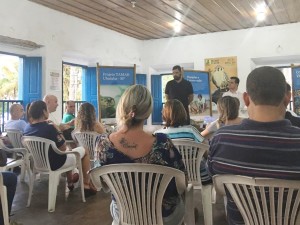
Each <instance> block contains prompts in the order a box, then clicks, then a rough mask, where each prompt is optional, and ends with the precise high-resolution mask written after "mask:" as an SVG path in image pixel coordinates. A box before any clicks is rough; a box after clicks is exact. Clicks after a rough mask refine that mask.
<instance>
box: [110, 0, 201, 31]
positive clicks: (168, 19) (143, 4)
mask: <svg viewBox="0 0 300 225" xmlns="http://www.w3.org/2000/svg"><path fill="white" fill-rule="evenodd" d="M114 1H119V2H120V1H124V0H114ZM128 1H130V0H128ZM155 2H157V1H152V0H151V1H149V2H148V1H147V0H144V1H138V3H137V4H136V7H135V8H138V7H139V8H141V9H143V10H144V11H147V12H148V13H149V14H151V17H150V18H148V19H150V20H153V21H155V20H159V21H160V23H161V24H164V26H169V27H170V29H172V28H173V27H172V25H171V24H172V23H173V22H174V20H175V17H173V16H171V15H169V14H168V13H166V12H165V7H166V5H161V6H160V7H156V6H155V5H153V3H155ZM153 12H154V13H153ZM180 33H185V35H192V34H196V33H197V30H195V29H194V28H193V27H190V26H187V25H186V24H182V29H181V32H180Z"/></svg>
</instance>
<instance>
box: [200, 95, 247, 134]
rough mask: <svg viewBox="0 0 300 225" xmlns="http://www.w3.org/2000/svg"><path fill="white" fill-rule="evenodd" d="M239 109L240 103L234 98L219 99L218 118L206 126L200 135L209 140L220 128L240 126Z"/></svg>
mask: <svg viewBox="0 0 300 225" xmlns="http://www.w3.org/2000/svg"><path fill="white" fill-rule="evenodd" d="M239 107H240V101H239V100H238V98H236V97H231V96H225V97H222V98H219V100H218V104H217V108H218V112H219V118H218V119H217V120H215V121H214V122H212V123H210V124H209V125H208V126H206V128H205V130H204V131H202V132H201V135H202V136H203V137H207V138H209V136H210V135H212V134H213V133H214V132H216V131H217V130H218V129H219V128H220V127H223V126H225V125H235V124H240V123H241V122H242V120H243V119H242V118H240V117H239Z"/></svg>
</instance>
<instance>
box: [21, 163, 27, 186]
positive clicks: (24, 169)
mask: <svg viewBox="0 0 300 225" xmlns="http://www.w3.org/2000/svg"><path fill="white" fill-rule="evenodd" d="M26 169H27V166H26V164H25V162H23V164H22V165H21V175H20V181H21V182H24V180H25V172H26Z"/></svg>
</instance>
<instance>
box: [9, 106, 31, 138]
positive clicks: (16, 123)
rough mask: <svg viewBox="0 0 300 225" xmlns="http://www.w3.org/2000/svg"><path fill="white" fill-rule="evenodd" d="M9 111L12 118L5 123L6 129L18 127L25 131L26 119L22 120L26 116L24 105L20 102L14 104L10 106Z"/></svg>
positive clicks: (17, 128)
mask: <svg viewBox="0 0 300 225" xmlns="http://www.w3.org/2000/svg"><path fill="white" fill-rule="evenodd" d="M9 113H10V120H8V121H7V122H6V123H5V125H4V129H5V130H6V129H16V130H19V131H21V132H22V133H23V132H24V128H25V126H26V124H27V123H26V122H25V121H24V120H21V118H22V117H23V116H24V108H23V106H22V105H21V104H18V103H15V104H12V105H11V106H10V108H9Z"/></svg>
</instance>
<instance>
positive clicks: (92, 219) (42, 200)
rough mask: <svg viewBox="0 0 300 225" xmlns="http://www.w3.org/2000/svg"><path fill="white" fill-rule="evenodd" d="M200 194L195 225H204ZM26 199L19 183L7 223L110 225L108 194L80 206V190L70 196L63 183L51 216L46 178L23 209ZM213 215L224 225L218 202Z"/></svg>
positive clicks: (196, 195) (24, 185)
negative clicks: (10, 221)
mask: <svg viewBox="0 0 300 225" xmlns="http://www.w3.org/2000/svg"><path fill="white" fill-rule="evenodd" d="M200 194H201V193H200V191H199V190H195V193H194V199H195V206H196V207H197V208H198V209H199V213H200V217H199V221H198V222H197V225H203V224H204V222H203V213H202V205H201V195H200ZM27 197H28V185H27V183H26V182H25V183H20V182H19V183H18V187H17V193H16V196H15V199H14V203H13V209H12V214H14V215H13V216H12V217H11V219H12V220H15V221H18V222H21V223H23V225H96V224H99V225H110V224H111V222H112V219H111V216H110V212H109V204H110V194H106V193H104V192H103V191H100V192H98V193H97V195H96V196H92V197H90V198H87V201H86V203H83V202H82V200H81V195H80V189H79V188H76V189H75V190H74V191H73V192H71V193H69V192H68V191H65V185H64V180H63V179H61V182H60V184H59V188H58V196H57V201H56V210H55V212H53V213H49V212H48V211H47V207H48V205H47V204H48V180H47V177H42V179H41V180H40V181H36V182H35V187H34V195H33V196H32V201H31V206H30V207H29V208H27V207H26V203H27ZM213 214H214V225H226V224H227V223H226V218H225V212H224V206H223V204H222V201H220V203H217V204H215V205H213Z"/></svg>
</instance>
